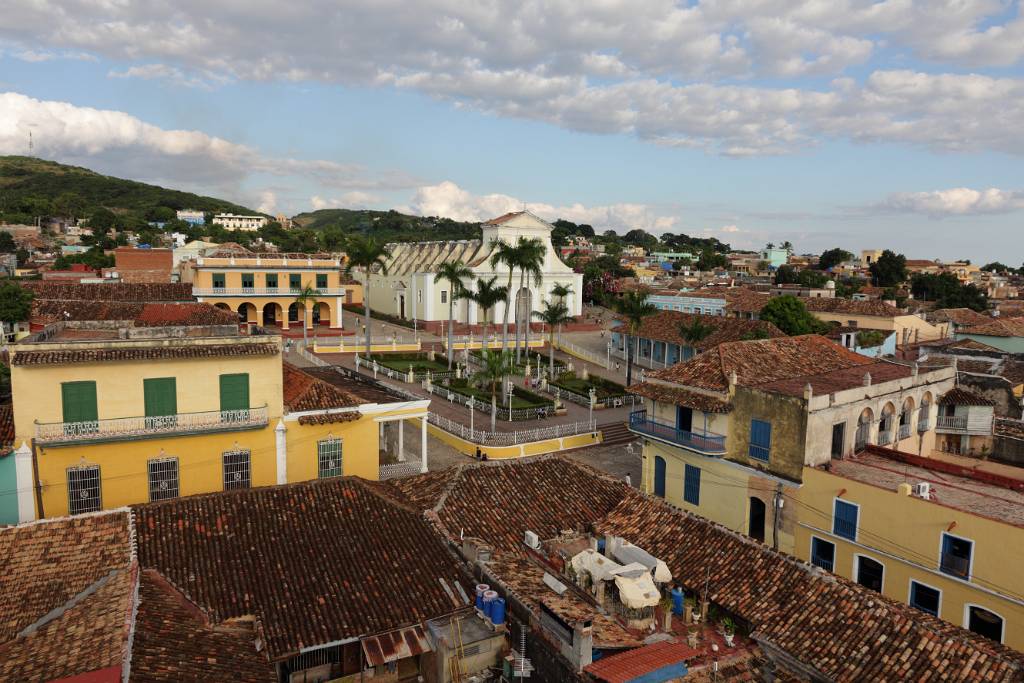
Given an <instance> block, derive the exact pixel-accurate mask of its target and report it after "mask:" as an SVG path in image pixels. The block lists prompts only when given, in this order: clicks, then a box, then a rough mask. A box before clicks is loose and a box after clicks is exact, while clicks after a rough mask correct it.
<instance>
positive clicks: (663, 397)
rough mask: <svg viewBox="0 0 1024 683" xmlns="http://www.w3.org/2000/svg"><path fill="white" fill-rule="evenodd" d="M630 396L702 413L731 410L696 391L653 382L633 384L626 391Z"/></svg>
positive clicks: (730, 406)
mask: <svg viewBox="0 0 1024 683" xmlns="http://www.w3.org/2000/svg"><path fill="white" fill-rule="evenodd" d="M626 391H628V392H629V393H631V394H635V395H637V396H643V397H644V398H649V399H651V400H653V401H658V402H659V403H668V404H672V405H677V406H683V407H685V408H693V409H694V410H699V411H701V412H702V413H728V412H730V411H731V410H732V404H731V403H729V402H728V401H723V400H722V399H719V398H715V397H714V396H708V395H707V394H700V393H697V392H696V391H689V390H687V389H680V388H678V387H671V386H667V385H665V384H655V383H653V382H642V383H640V384H633V385H631V386H630V387H629V388H628V389H626Z"/></svg>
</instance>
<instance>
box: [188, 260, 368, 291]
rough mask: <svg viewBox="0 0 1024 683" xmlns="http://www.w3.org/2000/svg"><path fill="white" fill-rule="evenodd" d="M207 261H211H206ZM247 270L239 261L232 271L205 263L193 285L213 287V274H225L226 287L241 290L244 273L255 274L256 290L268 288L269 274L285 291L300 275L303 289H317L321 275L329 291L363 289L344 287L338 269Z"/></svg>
mask: <svg viewBox="0 0 1024 683" xmlns="http://www.w3.org/2000/svg"><path fill="white" fill-rule="evenodd" d="M206 261H209V259H206ZM246 268H247V266H246V265H245V264H243V263H239V262H238V261H236V262H235V265H233V266H230V269H228V268H227V266H226V264H224V265H221V266H219V267H218V266H217V265H207V264H206V263H205V262H204V265H202V266H198V267H197V268H196V272H195V276H194V279H193V285H194V286H195V287H200V288H209V287H213V274H214V273H223V275H224V287H226V288H227V289H235V288H241V286H242V273H253V277H254V280H255V281H254V283H253V285H254V286H255V287H256V288H264V287H266V286H267V275H268V274H271V275H274V274H276V275H277V287H278V289H283V290H286V291H287V290H288V289H289V287H291V285H290V284H289V282H290V278H289V276H290V275H292V274H296V275H300V276H301V281H302V286H303V287H305V286H306V285H309V286H310V287H313V288H315V287H316V276H317V274H318V273H319V274H321V275H323V274H326V275H327V287H328V288H329V289H338V288H341V287H346V288H352V289H353V291H356V290H358V291H362V287H361V286H360V285H355V284H348V285H343V284H341V271H340V270H339V269H338V268H336V267H324V268H316V269H312V270H311V269H308V268H302V269H299V268H288V267H286V266H280V267H268V266H260V267H258V268H257V267H256V266H255V265H253V266H252V267H251V268H249V269H248V270H246Z"/></svg>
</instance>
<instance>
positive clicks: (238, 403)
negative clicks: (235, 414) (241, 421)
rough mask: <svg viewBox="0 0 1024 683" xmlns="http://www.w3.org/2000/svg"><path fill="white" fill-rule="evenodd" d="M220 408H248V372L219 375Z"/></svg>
mask: <svg viewBox="0 0 1024 683" xmlns="http://www.w3.org/2000/svg"><path fill="white" fill-rule="evenodd" d="M220 409H221V410H222V411H224V410H248V409H249V374H248V373H239V374H236V375H221V376H220Z"/></svg>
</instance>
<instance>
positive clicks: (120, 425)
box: [36, 406, 268, 446]
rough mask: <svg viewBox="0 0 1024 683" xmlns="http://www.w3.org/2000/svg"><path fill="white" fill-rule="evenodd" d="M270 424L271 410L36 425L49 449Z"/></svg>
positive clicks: (231, 430)
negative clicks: (51, 447)
mask: <svg viewBox="0 0 1024 683" xmlns="http://www.w3.org/2000/svg"><path fill="white" fill-rule="evenodd" d="M267 423H268V417H267V408H266V406H264V407H262V408H248V409H243V410H207V411H203V412H198V413H178V414H176V415H160V416H147V417H142V416H138V417H117V418H113V419H106V420H93V421H90V422H47V423H39V422H37V423H36V441H37V442H39V443H40V444H44V445H48V446H60V445H70V444H79V443H97V442H103V441H120V440H126V439H155V438H160V437H165V436H182V435H190V434H205V433H210V432H233V431H241V430H246V429H259V428H260V427H266V426H267Z"/></svg>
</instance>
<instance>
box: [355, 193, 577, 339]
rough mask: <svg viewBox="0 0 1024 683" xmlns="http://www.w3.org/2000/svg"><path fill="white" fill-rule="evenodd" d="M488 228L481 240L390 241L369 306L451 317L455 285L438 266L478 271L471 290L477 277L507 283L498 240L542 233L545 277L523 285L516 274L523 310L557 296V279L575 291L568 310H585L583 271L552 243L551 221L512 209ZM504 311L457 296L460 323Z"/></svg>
mask: <svg viewBox="0 0 1024 683" xmlns="http://www.w3.org/2000/svg"><path fill="white" fill-rule="evenodd" d="M481 227H482V229H483V234H482V239H479V240H458V241H451V242H404V243H394V244H389V245H388V247H389V249H390V250H391V256H390V258H389V259H388V260H387V274H384V272H382V271H380V270H376V271H374V272H371V274H370V287H369V291H368V292H367V293H366V295H367V296H368V297H369V301H370V308H371V309H372V310H374V311H378V312H380V313H386V314H388V315H393V316H397V317H399V318H402V319H405V320H416V321H419V322H421V323H423V324H424V326H425V327H428V328H430V327H434V326H436V325H439V324H440V323H441V322H442V321H447V320H448V304H449V297H450V296H451V295H452V292H451V291H449V290H451V285H450V284H449V283H448V282H447V281H445V280H441V279H439V278H438V277H437V268H438V267H439V266H440V265H441V264H442V263H450V262H454V261H462V262H463V263H464V264H466V265H467V266H468V267H469V268H470V270H471V271H472V272H473V277H472V278H468V279H467V280H466V281H465V282H463V286H464V287H466V288H467V289H470V290H475V289H476V280H477V279H481V278H482V279H484V280H487V279H490V278H491V277H494V276H497V278H498V279H497V281H496V283H495V284H497V285H499V286H501V287H505V286H506V285H507V284H508V275H509V273H508V267H506V266H505V265H503V264H501V265H498V266H497V267H496V268H495V267H492V266H491V263H490V260H491V255H492V254H493V253H494V249H495V245H496V243H498V242H500V241H504V242H506V243H508V244H515V243H516V242H517V241H518V239H519V238H520V237H525V238H527V239H532V238H536V239H539V240H540V241H541V242H542V243H543V244H544V247H545V255H544V262H543V264H542V266H541V270H542V274H543V277H542V278H541V281H540V282H532V281H531V282H530V285H529V287H525V286H524V287H522V288H520V281H519V280H520V276H519V272H518V271H517V272H516V273H515V274H514V276H513V280H512V291H513V292H517V294H516V296H515V299H516V305H518V306H519V310H520V311H537V310H541V308H542V307H543V305H544V302H545V301H549V300H552V299H554V298H556V297H553V296H552V294H551V290H552V288H553V287H554V286H555V285H559V284H561V285H566V286H568V287H571V288H572V293H571V294H570V295H569V296H568V297H566V300H565V305H566V306H567V307H568V309H569V314H570V315H573V316H578V315H581V314H582V312H583V295H582V291H583V275H582V274H580V273H576V272H574V271H573V270H572V268H570V267H569V266H567V265H565V264H564V263H562V261H561V259H560V258H559V257H558V252H557V251H556V250H555V248H554V247H553V246H552V244H551V230H552V226H551V224H550V223H548V222H546V221H544V220H542V219H541V218H538V217H537V216H535V215H534V214H532V213H530V212H529V211H518V212H515V213H508V214H505V215H504V216H499V217H498V218H495V219H492V220H489V221H487V222H485V223H483V224H482V226H481ZM514 313H515V312H514V311H510V312H509V326H510V328H511V326H512V325H513V323H514V322H515V319H516V317H517V316H516V315H514ZM504 315H505V304H503V303H499V304H498V305H497V306H496V307H495V310H493V311H488V312H487V320H486V321H485V320H484V312H483V311H481V310H480V308H479V306H477V305H476V303H475V302H473V301H472V300H469V299H461V298H460V299H457V300H456V302H455V312H454V319H455V321H456V322H457V323H463V324H468V325H478V326H482V325H485V323H486V324H487V325H488V326H489V327H491V329H494V326H495V325H497V326H499V327H500V325H501V321H502V320H503V318H504Z"/></svg>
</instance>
